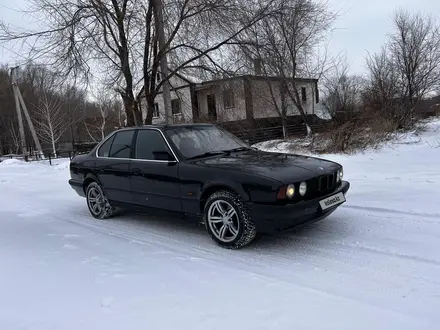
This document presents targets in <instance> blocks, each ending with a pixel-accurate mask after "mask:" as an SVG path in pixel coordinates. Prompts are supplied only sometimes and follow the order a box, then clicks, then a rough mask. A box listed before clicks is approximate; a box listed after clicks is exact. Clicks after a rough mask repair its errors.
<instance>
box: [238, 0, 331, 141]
mask: <svg viewBox="0 0 440 330" xmlns="http://www.w3.org/2000/svg"><path fill="white" fill-rule="evenodd" d="M275 3H276V5H275V7H276V9H275V10H274V11H273V12H272V13H271V14H270V15H268V16H267V17H265V18H264V19H262V20H261V21H259V22H258V23H257V24H255V25H254V26H252V27H251V28H250V29H248V30H247V31H246V35H245V37H244V38H243V37H241V38H240V39H239V41H238V44H239V47H240V49H242V50H243V51H244V53H245V54H246V57H247V58H248V59H250V60H254V59H260V60H261V62H260V65H261V71H262V75H264V76H266V77H268V78H270V77H273V76H277V77H281V78H282V81H281V82H280V83H278V84H276V85H274V84H273V83H272V82H271V79H268V80H267V81H268V88H269V90H270V94H271V95H272V96H273V98H274V104H275V105H276V104H277V105H276V106H275V108H276V109H277V111H278V113H279V116H280V117H281V119H282V123H283V129H284V132H285V131H286V128H285V127H286V117H287V114H288V110H287V109H288V106H287V100H289V102H291V103H292V104H293V106H294V108H295V109H297V111H299V113H300V115H301V117H302V119H303V121H304V123H305V125H306V128H307V131H308V133H309V134H310V133H311V128H310V125H309V124H308V121H307V116H306V110H305V108H304V106H303V95H302V94H303V93H302V91H301V88H300V87H301V82H300V80H298V79H297V78H299V77H301V76H302V75H309V74H313V75H314V78H319V77H320V75H321V74H322V72H323V70H324V68H325V65H324V62H325V61H326V60H327V57H326V56H323V57H322V56H319V49H322V47H323V41H325V40H326V38H327V37H328V36H329V33H330V30H331V26H332V24H333V22H334V20H335V18H336V15H335V14H334V13H332V12H330V10H329V8H328V5H327V3H326V2H322V1H319V0H278V1H276V2H275ZM277 95H281V97H277ZM277 98H278V99H281V101H278V102H275V100H276V99H277Z"/></svg>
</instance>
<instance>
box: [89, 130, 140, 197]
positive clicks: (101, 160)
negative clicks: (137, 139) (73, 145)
mask: <svg viewBox="0 0 440 330" xmlns="http://www.w3.org/2000/svg"><path fill="white" fill-rule="evenodd" d="M134 133H135V130H134V129H132V130H123V131H119V132H117V133H115V134H114V135H113V136H111V137H110V138H109V139H108V140H107V141H106V142H105V143H104V144H103V145H102V146H101V147H100V148H99V149H98V152H97V159H96V175H97V176H98V178H99V180H100V182H101V185H102V187H103V189H104V191H105V193H106V194H107V197H108V198H109V199H110V200H113V201H117V202H124V203H131V202H132V195H131V192H130V158H131V155H132V153H133V149H132V144H133V139H134Z"/></svg>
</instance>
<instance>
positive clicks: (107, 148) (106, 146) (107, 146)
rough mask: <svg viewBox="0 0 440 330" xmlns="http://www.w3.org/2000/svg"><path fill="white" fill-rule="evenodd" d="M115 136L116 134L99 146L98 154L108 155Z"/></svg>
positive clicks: (101, 155)
mask: <svg viewBox="0 0 440 330" xmlns="http://www.w3.org/2000/svg"><path fill="white" fill-rule="evenodd" d="M114 138H115V136H114V135H113V136H112V137H111V138H110V139H108V140H107V141H105V142H104V143H103V144H102V145H101V146H100V147H99V151H98V156H99V157H108V155H109V152H110V147H111V146H112V142H113V139H114Z"/></svg>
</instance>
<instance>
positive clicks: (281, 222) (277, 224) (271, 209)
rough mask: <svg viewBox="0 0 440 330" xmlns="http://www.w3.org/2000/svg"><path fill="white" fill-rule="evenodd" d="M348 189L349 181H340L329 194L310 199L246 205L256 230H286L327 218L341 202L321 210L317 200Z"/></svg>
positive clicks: (345, 191)
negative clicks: (274, 203) (288, 202)
mask: <svg viewBox="0 0 440 330" xmlns="http://www.w3.org/2000/svg"><path fill="white" fill-rule="evenodd" d="M349 189H350V183H349V182H347V181H342V183H341V185H340V186H339V187H338V188H337V189H336V190H335V191H334V192H332V193H331V194H328V195H325V196H321V197H319V198H315V199H312V200H308V201H300V202H298V203H295V204H288V205H283V206H280V205H262V204H254V203H249V204H248V207H249V210H250V214H251V219H252V221H253V222H254V223H255V225H256V227H257V231H258V232H262V233H271V232H280V231H286V230H291V229H295V228H297V227H299V226H302V225H305V224H308V223H312V222H316V221H319V220H323V219H325V218H327V217H328V216H329V215H330V214H332V213H333V212H334V211H335V210H336V209H337V208H338V207H339V206H341V205H342V204H339V205H336V206H334V207H331V208H329V209H326V210H324V211H322V209H321V207H320V205H319V201H320V200H322V199H324V198H326V197H329V196H332V195H335V194H338V193H340V192H342V193H344V195H345V194H346V193H347V191H348V190H349Z"/></svg>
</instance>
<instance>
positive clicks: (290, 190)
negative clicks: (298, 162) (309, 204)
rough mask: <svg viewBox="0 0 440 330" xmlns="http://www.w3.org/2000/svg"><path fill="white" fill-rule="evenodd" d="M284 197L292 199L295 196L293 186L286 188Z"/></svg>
mask: <svg viewBox="0 0 440 330" xmlns="http://www.w3.org/2000/svg"><path fill="white" fill-rule="evenodd" d="M286 195H287V197H289V198H292V197H293V196H294V195H295V186H294V185H293V184H289V185H288V186H287V189H286Z"/></svg>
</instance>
